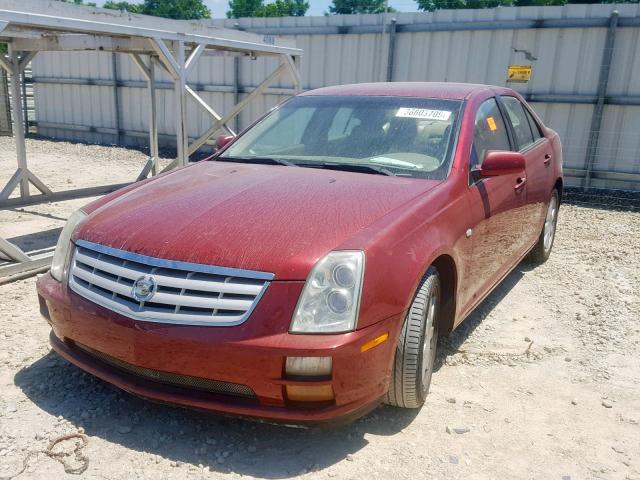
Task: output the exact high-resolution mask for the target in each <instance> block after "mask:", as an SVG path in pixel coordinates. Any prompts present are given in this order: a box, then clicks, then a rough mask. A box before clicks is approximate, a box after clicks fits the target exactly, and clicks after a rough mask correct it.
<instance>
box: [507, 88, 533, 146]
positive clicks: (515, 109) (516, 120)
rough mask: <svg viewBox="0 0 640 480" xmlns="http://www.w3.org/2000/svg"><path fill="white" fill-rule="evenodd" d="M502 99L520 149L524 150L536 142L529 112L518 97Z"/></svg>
mask: <svg viewBox="0 0 640 480" xmlns="http://www.w3.org/2000/svg"><path fill="white" fill-rule="evenodd" d="M500 99H501V100H502V103H504V106H505V108H506V110H507V115H508V116H509V121H510V122H511V125H513V131H514V132H515V134H516V143H517V144H518V150H522V149H523V148H526V147H527V146H529V145H531V144H532V143H533V142H534V139H533V134H532V133H531V126H530V125H529V119H528V118H527V114H526V113H525V111H524V108H523V107H522V104H521V103H520V100H518V99H517V98H515V97H500Z"/></svg>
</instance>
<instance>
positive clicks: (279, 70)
mask: <svg viewBox="0 0 640 480" xmlns="http://www.w3.org/2000/svg"><path fill="white" fill-rule="evenodd" d="M287 68H288V67H287V65H286V64H284V63H281V64H280V65H279V66H278V68H276V69H275V70H274V71H273V72H272V73H271V75H269V76H268V77H267V78H266V79H265V80H264V81H263V82H262V83H261V84H260V85H258V86H257V87H256V88H255V90H254V91H253V92H251V93H250V94H249V95H247V96H246V97H245V98H244V99H243V100H242V101H241V102H240V103H238V104H236V105H235V106H234V107H233V108H232V109H231V111H230V112H229V113H227V114H226V115H225V116H224V117H222V118H221V119H220V120H218V121H216V122H214V124H213V125H212V126H211V127H210V128H209V129H208V130H207V131H206V132H205V133H203V134H202V135H201V136H200V137H198V139H196V140H194V142H193V143H192V144H191V145H189V155H191V154H192V153H194V152H195V151H196V150H198V149H199V148H200V147H201V146H202V145H204V144H205V143H206V141H207V140H209V138H211V136H212V135H213V134H214V133H216V132H217V131H218V130H219V129H220V127H221V126H222V125H224V124H225V123H227V122H228V121H229V120H231V119H232V118H234V117H235V116H236V115H238V114H239V113H240V112H241V111H242V110H244V108H245V107H246V106H247V104H248V103H249V102H250V101H251V100H253V99H254V98H255V97H257V96H258V95H260V94H261V93H262V92H263V91H265V90H266V89H267V88H268V87H269V85H271V84H272V83H273V82H275V81H276V80H277V79H278V77H279V76H280V75H282V74H283V73H284V71H285V70H286V69H287Z"/></svg>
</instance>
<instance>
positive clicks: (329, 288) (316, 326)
mask: <svg viewBox="0 0 640 480" xmlns="http://www.w3.org/2000/svg"><path fill="white" fill-rule="evenodd" d="M363 276H364V253H363V252H355V251H338V252H331V253H329V254H328V255H326V256H325V257H324V258H322V259H321V260H320V261H319V262H318V263H316V265H315V266H314V267H313V270H312V271H311V274H310V275H309V278H307V282H306V283H305V285H304V288H303V289H302V293H301V294H300V299H299V300H298V305H297V306H296V310H295V312H294V314H293V320H292V321H291V333H338V332H348V331H350V330H353V329H354V328H355V326H356V320H357V318H358V309H359V306H360V292H361V290H362V277H363Z"/></svg>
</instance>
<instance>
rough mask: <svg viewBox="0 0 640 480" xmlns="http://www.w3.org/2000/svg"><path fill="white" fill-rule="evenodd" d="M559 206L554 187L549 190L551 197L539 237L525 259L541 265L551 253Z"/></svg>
mask: <svg viewBox="0 0 640 480" xmlns="http://www.w3.org/2000/svg"><path fill="white" fill-rule="evenodd" d="M559 208H560V195H559V194H558V190H556V189H554V190H553V192H551V198H550V199H549V203H548V205H547V215H546V217H545V219H544V224H543V225H542V231H541V232H540V237H538V241H537V242H536V244H535V246H534V247H533V249H532V250H531V252H529V256H528V258H527V260H528V261H529V263H532V264H534V265H541V264H543V263H544V262H546V261H547V259H548V258H549V255H551V249H552V248H553V241H554V239H555V237H556V225H557V223H558V210H559Z"/></svg>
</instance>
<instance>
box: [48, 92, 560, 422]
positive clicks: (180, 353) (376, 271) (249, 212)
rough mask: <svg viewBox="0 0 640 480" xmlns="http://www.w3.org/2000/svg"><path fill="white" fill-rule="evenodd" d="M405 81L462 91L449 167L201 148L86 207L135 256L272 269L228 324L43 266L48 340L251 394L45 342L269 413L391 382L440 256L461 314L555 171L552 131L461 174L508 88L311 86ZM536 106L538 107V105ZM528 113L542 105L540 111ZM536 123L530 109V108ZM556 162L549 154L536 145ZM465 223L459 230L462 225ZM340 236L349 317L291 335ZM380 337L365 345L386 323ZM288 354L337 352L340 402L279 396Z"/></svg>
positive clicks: (147, 392) (512, 257)
mask: <svg viewBox="0 0 640 480" xmlns="http://www.w3.org/2000/svg"><path fill="white" fill-rule="evenodd" d="M356 94H357V95H404V96H417V97H430V98H434V97H435V98H456V99H464V100H465V102H466V106H465V112H464V115H463V117H462V124H461V127H460V134H459V138H458V143H457V146H456V152H455V157H454V160H453V166H452V170H451V173H450V175H449V177H448V178H447V179H446V180H444V181H431V180H421V179H406V178H398V177H386V176H377V175H367V174H360V173H351V172H337V171H331V170H316V169H305V168H291V167H283V166H268V165H264V166H263V165H246V164H245V165H243V164H237V163H233V164H232V163H216V162H200V163H198V164H195V165H192V166H189V167H187V168H184V169H181V170H178V171H174V172H171V173H168V174H165V175H162V176H159V177H156V178H154V179H151V180H147V181H145V182H143V183H142V184H140V183H139V184H136V185H135V186H131V187H127V188H126V189H122V190H120V191H118V192H115V193H113V194H111V195H108V196H107V197H104V198H102V199H100V200H97V201H96V202H93V203H92V204H90V205H89V206H87V207H86V208H85V211H86V212H87V213H89V214H90V215H89V217H88V219H87V221H86V222H84V223H83V224H82V225H81V226H80V228H79V229H78V231H76V232H75V234H74V239H77V238H82V239H86V240H90V241H93V242H96V243H101V244H104V245H108V246H111V247H115V248H119V249H123V250H128V251H131V252H136V253H141V254H144V255H149V256H154V257H162V258H168V259H172V260H182V261H188V262H195V263H204V264H213V265H219V266H228V267H235V268H246V269H251V270H259V271H265V272H271V273H274V274H275V280H274V282H272V284H271V285H270V286H269V288H268V289H267V291H266V293H265V295H264V296H263V298H262V299H261V300H260V302H259V304H258V305H257V307H256V309H255V310H254V312H253V313H252V315H251V317H250V318H249V319H248V320H247V321H246V322H245V323H244V324H242V325H240V326H236V327H191V326H172V325H165V324H154V323H148V322H137V321H134V320H131V319H128V318H125V317H123V316H121V315H118V314H115V313H113V312H110V311H108V310H105V309H103V308H101V307H99V306H97V305H95V304H92V303H91V302H89V301H86V300H84V299H83V298H81V297H79V296H78V295H76V294H74V293H73V292H70V291H69V290H68V289H67V287H66V286H64V285H61V284H60V283H58V282H56V281H55V280H53V279H52V278H51V277H50V276H48V275H45V276H44V277H42V278H41V279H40V280H39V282H38V291H39V293H40V295H41V296H42V297H44V298H45V299H46V300H47V304H48V306H49V309H50V312H51V317H52V318H51V320H52V325H53V329H54V332H55V334H56V336H57V338H59V339H62V340H63V341H64V342H68V343H69V342H70V343H72V342H73V341H77V342H80V343H82V344H84V345H87V346H89V347H92V348H94V349H95V350H99V351H102V352H104V353H107V354H109V355H111V356H113V357H116V358H118V359H120V360H123V361H125V362H128V363H133V364H135V365H140V366H143V367H147V368H153V369H156V370H163V371H168V372H174V373H181V374H185V375H192V376H200V377H204V378H212V379H216V380H224V381H230V382H235V383H242V384H246V385H248V386H250V387H251V388H252V389H254V391H255V392H256V394H257V396H258V404H257V405H252V406H247V405H245V404H242V405H240V404H239V403H233V402H231V403H230V402H228V401H227V402H221V401H219V400H217V399H212V398H205V397H203V396H202V395H196V394H187V393H184V392H182V393H180V392H178V393H176V392H172V391H168V390H167V389H161V388H158V387H156V388H154V387H149V386H145V385H142V384H136V383H135V382H133V383H132V382H131V381H130V380H129V379H126V378H123V377H122V376H120V375H118V374H116V373H115V372H113V371H107V370H104V369H100V367H99V366H96V365H94V364H91V362H88V361H87V359H86V358H84V357H82V356H81V355H74V354H73V351H72V350H69V349H68V348H67V345H68V343H64V342H63V343H61V342H60V341H57V340H54V341H53V345H54V348H56V349H57V350H58V351H59V352H60V353H61V354H62V355H63V356H66V357H67V358H69V359H70V360H71V361H73V362H75V363H76V364H78V365H79V366H80V367H82V368H84V369H87V370H88V371H90V372H92V373H94V374H96V375H98V376H100V377H102V378H104V379H105V380H107V381H110V382H112V383H115V384H116V385H119V386H121V387H122V388H124V389H126V390H129V391H132V392H134V393H137V394H139V395H142V396H145V397H152V398H156V399H160V400H166V401H171V402H175V403H180V404H184V405H189V406H194V407H198V408H208V409H211V410H216V411H223V412H228V413H236V414H241V415H254V416H261V417H267V418H272V419H280V420H284V419H289V420H295V421H298V420H326V419H329V418H333V417H336V416H341V415H348V414H352V413H353V412H357V411H363V410H362V409H363V408H366V407H367V406H369V405H371V404H375V403H376V402H377V401H378V400H379V398H380V397H381V396H382V395H383V394H384V393H385V391H386V389H387V387H388V380H389V372H390V366H391V361H392V359H393V353H394V348H395V341H396V338H397V335H398V333H399V329H400V328H401V325H402V319H403V318H404V314H405V312H406V310H407V308H408V306H409V304H410V303H411V301H412V299H413V295H414V293H415V290H416V287H417V285H418V283H419V281H420V279H421V277H422V275H423V274H424V272H425V271H426V269H427V268H428V267H429V265H431V264H432V263H433V262H434V260H436V259H437V258H439V257H441V256H443V255H446V256H447V257H448V258H450V259H451V260H452V261H453V262H454V263H455V279H454V282H455V285H454V291H455V298H454V299H453V300H454V301H453V303H452V307H453V309H452V311H453V318H452V322H451V324H452V325H457V324H458V323H460V322H461V321H462V320H463V319H464V318H465V316H466V315H468V314H469V312H470V311H471V310H472V309H473V308H474V307H475V306H476V305H477V304H478V303H479V302H480V301H481V300H482V299H483V298H484V297H485V296H486V295H487V293H488V292H489V291H490V290H491V289H492V288H493V287H494V286H495V285H496V283H497V282H499V281H500V280H501V279H502V278H504V276H505V275H506V274H508V273H509V271H511V269H513V267H514V266H515V265H516V264H517V263H518V262H519V261H520V259H521V258H522V257H523V256H524V255H525V254H526V253H527V252H528V250H529V249H530V248H531V247H532V246H533V245H534V243H535V241H536V239H537V237H538V234H539V233H540V230H541V227H542V222H543V220H544V213H545V211H546V205H547V202H548V200H549V198H550V195H551V191H552V189H553V188H554V184H555V182H556V181H557V180H558V179H561V177H562V151H561V148H560V141H559V139H558V136H557V134H556V133H555V132H553V131H552V130H550V129H547V128H546V127H543V129H544V131H545V139H544V140H543V141H541V142H539V143H538V144H537V145H536V147H535V148H532V149H530V150H529V151H527V152H525V153H524V156H525V172H524V174H525V175H526V177H527V182H526V185H525V186H524V187H523V188H521V189H515V188H514V187H515V185H516V183H517V181H518V177H519V176H521V175H522V173H513V174H506V175H500V176H495V177H489V178H484V179H482V181H480V182H478V183H475V184H472V185H470V182H469V153H470V149H471V142H472V136H473V123H474V118H475V113H476V109H477V108H478V106H479V105H480V103H482V102H483V101H484V100H486V99H487V98H489V97H492V96H495V95H511V96H516V97H518V98H520V97H519V95H518V94H517V93H515V92H513V91H512V90H510V89H505V88H499V87H487V86H475V85H463V84H421V83H397V84H396V83H394V84H365V85H348V86H342V87H327V88H324V89H320V90H316V91H312V92H307V93H306V94H305V95H356ZM534 116H535V113H534ZM536 119H538V118H537V116H536ZM538 121H539V119H538ZM547 155H548V156H550V157H551V161H547V162H545V161H544V160H545V156H547ZM468 229H472V230H473V232H474V233H473V236H472V237H471V238H467V236H466V235H465V232H466V231H467V230H468ZM336 249H357V250H364V251H365V255H366V267H365V276H364V285H363V292H362V299H361V307H360V314H359V319H358V326H357V330H356V331H355V332H351V333H347V334H339V335H290V334H289V333H288V328H289V325H290V322H291V316H292V312H293V309H294V308H295V305H296V302H297V300H298V296H299V294H300V291H301V289H302V286H303V283H304V280H305V278H306V277H307V275H308V273H309V271H310V269H311V268H312V266H313V265H314V263H315V262H316V261H317V260H318V259H319V258H320V257H322V256H323V255H325V254H326V253H327V252H329V251H331V250H336ZM386 331H388V332H389V333H390V338H389V341H387V342H385V343H383V344H382V345H380V346H378V347H375V348H373V349H371V350H370V351H368V352H366V353H364V354H363V353H360V351H359V348H360V346H361V345H362V344H364V343H366V342H367V341H369V340H371V339H373V338H375V337H376V336H377V335H379V334H381V333H385V332H386ZM287 355H302V356H305V355H316V356H324V355H331V356H333V358H334V376H333V379H332V380H331V383H332V386H333V389H334V391H335V393H336V402H335V405H332V406H330V407H323V408H321V409H306V410H305V409H302V410H301V409H299V408H289V407H287V405H286V403H285V400H284V397H283V393H282V391H283V388H282V385H283V379H282V371H283V362H284V357H286V356H287Z"/></svg>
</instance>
